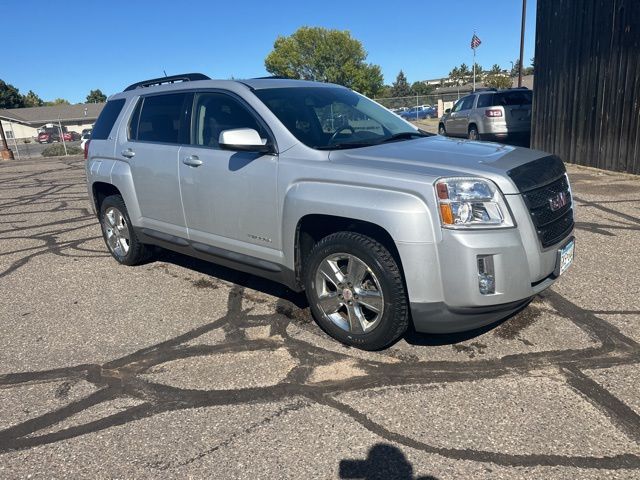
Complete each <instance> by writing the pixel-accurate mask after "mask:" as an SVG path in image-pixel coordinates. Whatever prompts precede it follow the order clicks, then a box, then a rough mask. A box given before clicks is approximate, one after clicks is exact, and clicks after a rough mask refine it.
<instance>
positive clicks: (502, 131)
mask: <svg viewBox="0 0 640 480" xmlns="http://www.w3.org/2000/svg"><path fill="white" fill-rule="evenodd" d="M532 98H533V94H532V92H531V90H528V89H526V88H513V89H508V90H489V91H480V92H476V93H473V94H471V95H467V96H466V97H462V98H461V99H460V100H458V101H457V102H456V103H455V104H454V106H453V108H452V109H451V110H449V111H445V114H444V115H443V116H442V118H441V119H440V122H439V125H438V133H440V134H441V135H448V136H452V137H466V138H469V139H471V140H505V139H507V138H514V137H516V138H519V139H526V138H528V137H529V135H530V134H531V101H532Z"/></svg>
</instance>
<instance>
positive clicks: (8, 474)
mask: <svg viewBox="0 0 640 480" xmlns="http://www.w3.org/2000/svg"><path fill="white" fill-rule="evenodd" d="M569 170H570V175H571V179H572V182H573V188H574V193H575V197H576V201H577V205H578V211H577V221H578V223H577V230H576V237H577V258H576V261H575V264H574V265H573V267H572V268H571V269H570V270H569V272H568V273H567V274H566V276H564V277H563V278H562V279H561V280H560V281H559V282H558V283H557V284H556V285H555V286H554V287H553V288H552V289H551V290H548V291H546V292H545V293H544V294H543V295H541V296H540V297H538V298H536V299H535V300H534V301H533V303H532V304H531V305H530V306H529V307H528V308H526V309H525V310H524V311H522V312H521V313H519V314H518V315H516V316H514V317H512V318H510V319H508V320H507V321H505V322H503V323H502V324H500V325H498V326H493V327H492V328H487V329H484V330H483V331H481V332H473V333H472V334H466V335H449V336H424V335H418V334H411V335H408V336H407V337H406V338H405V339H404V340H401V341H400V342H399V343H397V344H396V345H394V346H393V347H392V348H390V349H388V350H386V351H383V352H377V353H366V352H361V351H358V350H354V349H349V348H346V347H343V346H342V345H340V344H338V343H336V342H334V341H333V340H331V339H329V338H328V337H326V336H325V335H324V334H323V333H322V332H321V331H320V330H319V329H318V328H317V327H316V325H315V324H314V323H313V322H312V320H311V318H310V316H309V312H308V309H307V308H306V305H305V301H304V298H303V297H302V296H301V295H298V294H294V293H292V292H290V291H288V290H287V289H286V288H285V287H282V286H279V285H276V284H273V283H269V282H267V281H264V280H261V279H259V278H256V277H252V276H250V275H246V274H242V273H238V272H235V271H231V270H228V269H224V268H220V267H217V266H214V265H211V264H207V263H205V262H201V261H198V260H192V259H189V258H186V257H183V256H180V255H176V254H172V253H169V252H165V253H162V254H161V255H160V257H159V258H158V259H157V260H156V261H155V262H153V263H149V264H146V265H143V266H139V267H122V266H118V265H117V264H116V263H115V261H113V260H112V259H111V258H110V257H109V255H108V254H107V251H106V247H105V245H104V243H103V241H102V239H101V237H100V229H99V226H98V224H97V222H96V219H95V218H94V217H93V216H92V215H91V214H90V211H89V209H88V199H87V196H86V191H85V184H84V171H83V161H82V160H81V159H78V158H66V159H42V160H28V161H22V162H17V161H15V162H7V163H4V164H0V299H1V301H0V331H1V332H2V333H1V337H0V405H1V407H0V478H3V479H11V478H27V477H29V478H47V479H48V478H158V477H162V478H190V477H192V478H203V477H204V478H295V479H300V478H320V479H325V478H362V479H365V478H366V479H378V478H379V479H383V478H384V479H403V480H409V479H414V478H421V479H423V480H424V479H434V478H435V479H479V478H491V479H494V478H508V479H519V478H522V479H529V478H544V479H561V478H562V479H576V478H580V479H602V478H640V389H639V388H638V381H637V380H638V377H639V374H640V369H639V361H640V348H639V345H638V342H640V275H639V274H638V270H637V268H638V267H637V265H638V261H637V255H638V250H639V248H640V235H639V231H640V215H639V214H638V209H637V207H638V206H639V205H640V180H638V179H637V178H633V177H630V176H624V175H617V174H610V173H603V172H599V171H595V170H588V169H582V168H576V167H570V168H569Z"/></svg>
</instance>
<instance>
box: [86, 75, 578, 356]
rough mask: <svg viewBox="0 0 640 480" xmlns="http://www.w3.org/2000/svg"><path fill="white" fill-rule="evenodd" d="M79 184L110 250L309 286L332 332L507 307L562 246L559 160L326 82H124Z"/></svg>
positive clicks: (452, 320)
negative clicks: (413, 115)
mask: <svg viewBox="0 0 640 480" xmlns="http://www.w3.org/2000/svg"><path fill="white" fill-rule="evenodd" d="M87 155H88V158H87V164H86V172H87V181H88V190H89V195H90V197H91V201H92V204H93V206H94V208H95V212H96V213H97V215H98V218H99V221H100V224H101V226H102V232H103V235H104V239H105V242H106V245H107V247H108V248H109V251H110V252H111V254H112V255H113V257H114V258H115V259H116V260H117V261H118V262H119V263H121V264H124V265H134V264H137V263H140V262H143V261H146V260H148V259H149V258H150V256H151V254H152V252H153V248H151V247H150V246H151V245H155V246H161V247H164V248H168V249H171V250H175V251H178V252H183V253H186V254H187V255H192V256H195V257H199V258H202V259H206V260H210V261H212V262H215V263H219V264H222V265H226V266H231V267H234V268H237V269H240V270H243V271H246V272H249V273H252V274H256V275H261V276H263V277H266V278H269V279H272V280H275V281H278V282H282V283H284V284H285V285H287V286H288V287H290V288H291V289H293V290H296V291H301V290H305V291H306V295H307V298H308V301H309V305H310V308H311V310H312V313H313V316H314V317H315V319H316V321H317V323H318V324H319V325H320V327H322V328H323V329H324V330H325V331H326V332H327V333H328V334H329V335H331V336H333V337H335V338H336V339H338V340H339V341H341V342H344V343H346V344H349V345H353V346H355V347H358V348H362V349H380V348H384V347H385V346H387V345H389V344H390V343H392V342H394V341H395V340H396V339H398V338H399V337H400V336H402V335H403V333H404V332H405V331H406V330H407V328H408V326H409V324H410V322H413V326H414V327H415V329H416V330H417V331H420V332H434V333H442V332H456V331H462V330H467V329H473V328H476V327H480V326H482V325H486V324H489V323H492V322H494V321H496V320H498V319H500V318H504V317H506V316H508V315H510V314H511V313H513V312H515V311H517V310H518V309H520V308H522V307H524V306H525V305H526V304H527V302H529V301H530V299H531V298H532V297H533V296H534V295H536V294H537V293H538V292H541V291H542V290H544V289H545V288H547V287H549V286H550V285H551V284H552V283H553V282H554V281H555V280H556V279H557V278H558V276H560V275H561V274H562V273H563V272H564V271H565V270H566V269H567V267H568V266H569V264H570V263H571V261H572V259H573V249H574V240H573V237H572V232H573V227H574V220H573V210H572V199H571V189H570V187H569V181H568V178H567V175H566V172H565V168H564V164H563V163H562V161H560V159H558V158H556V157H554V156H551V155H548V154H545V153H542V152H538V151H534V150H528V149H523V148H516V147H510V146H506V145H498V144H493V143H479V142H473V141H460V140H453V139H448V138H444V137H442V136H437V135H429V134H425V133H424V132H422V131H420V130H418V129H417V128H416V127H414V126H413V125H411V124H410V123H408V122H406V121H404V120H402V119H401V118H399V117H398V116H397V115H395V114H393V113H391V112H390V111H389V110H387V109H385V108H383V107H381V106H380V105H378V104H377V103H375V102H373V101H371V100H369V99H367V98H366V97H364V96H362V95H359V94H358V93H355V92H353V91H351V90H349V89H347V88H344V87H340V86H337V85H331V84H324V83H315V82H306V81H296V80H283V79H275V78H270V79H252V80H245V81H230V80H210V79H208V77H206V76H204V75H202V74H186V75H180V76H173V77H167V78H162V79H153V80H149V81H145V82H140V83H136V84H134V85H131V86H130V87H128V88H126V89H125V90H124V92H122V93H119V94H117V95H114V96H112V97H111V98H110V99H109V101H108V102H107V104H106V106H105V108H104V110H103V111H102V113H101V115H100V118H99V119H98V121H97V122H96V124H95V127H94V129H93V133H92V137H91V141H90V144H89V148H88V153H87Z"/></svg>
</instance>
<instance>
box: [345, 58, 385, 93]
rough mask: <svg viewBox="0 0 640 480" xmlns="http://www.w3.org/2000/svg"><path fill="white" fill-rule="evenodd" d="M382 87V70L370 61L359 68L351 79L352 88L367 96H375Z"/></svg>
mask: <svg viewBox="0 0 640 480" xmlns="http://www.w3.org/2000/svg"><path fill="white" fill-rule="evenodd" d="M383 87H384V77H383V76H382V70H381V69H380V67H379V66H378V65H373V64H372V63H370V64H368V65H364V66H363V67H361V68H359V69H358V70H357V71H356V72H355V74H354V79H353V85H352V86H351V88H353V89H354V90H355V91H356V92H360V93H361V94H363V95H366V96H367V97H375V96H376V95H377V94H379V93H380V92H381V91H382V88H383Z"/></svg>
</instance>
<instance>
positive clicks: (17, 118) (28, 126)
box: [0, 103, 105, 140]
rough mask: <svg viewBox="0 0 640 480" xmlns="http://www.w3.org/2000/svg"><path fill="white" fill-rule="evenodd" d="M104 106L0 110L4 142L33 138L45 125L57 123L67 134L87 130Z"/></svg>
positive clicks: (62, 106) (55, 106) (83, 104)
mask: <svg viewBox="0 0 640 480" xmlns="http://www.w3.org/2000/svg"><path fill="white" fill-rule="evenodd" d="M104 105H105V104H104V103H81V104H78V105H52V106H50V107H31V108H12V109H0V121H2V128H3V129H4V132H5V135H6V137H7V140H9V139H13V138H15V139H17V140H23V139H33V138H35V137H37V136H38V130H39V129H41V128H44V127H45V126H57V125H58V122H59V123H60V125H62V126H63V127H66V129H67V131H69V132H78V133H81V132H82V130H84V129H85V128H91V127H92V126H93V124H94V123H95V121H96V119H97V118H98V115H100V112H101V111H102V109H103V108H104Z"/></svg>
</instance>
